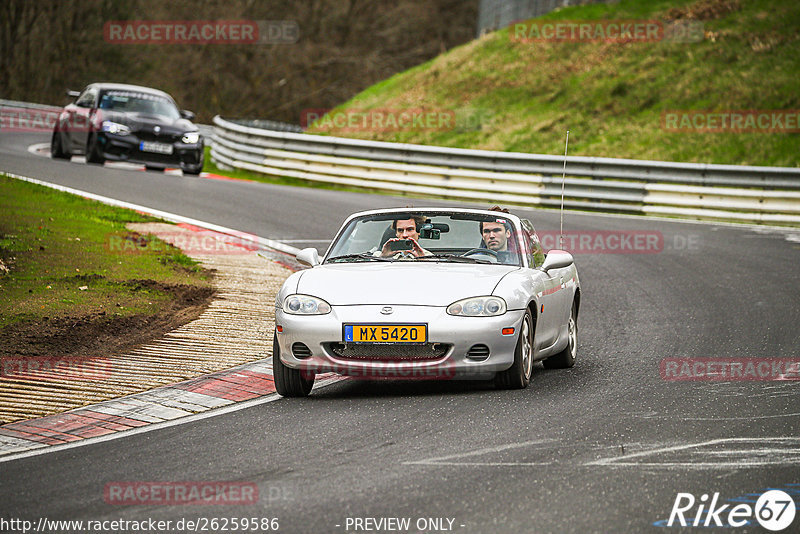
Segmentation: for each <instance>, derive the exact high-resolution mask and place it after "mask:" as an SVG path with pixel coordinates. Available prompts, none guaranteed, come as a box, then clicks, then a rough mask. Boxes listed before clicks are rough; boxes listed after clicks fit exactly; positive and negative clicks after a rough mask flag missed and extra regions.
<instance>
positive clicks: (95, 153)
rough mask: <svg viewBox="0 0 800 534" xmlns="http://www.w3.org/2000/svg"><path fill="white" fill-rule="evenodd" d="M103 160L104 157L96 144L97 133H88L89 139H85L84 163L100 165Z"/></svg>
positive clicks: (104, 159)
mask: <svg viewBox="0 0 800 534" xmlns="http://www.w3.org/2000/svg"><path fill="white" fill-rule="evenodd" d="M105 161H106V158H104V157H103V155H102V154H101V153H100V150H99V147H98V146H97V134H89V139H88V141H86V163H97V164H98V165H102V164H103V163H105Z"/></svg>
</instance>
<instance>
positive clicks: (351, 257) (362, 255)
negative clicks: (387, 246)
mask: <svg viewBox="0 0 800 534" xmlns="http://www.w3.org/2000/svg"><path fill="white" fill-rule="evenodd" d="M338 260H356V261H358V260H365V261H393V260H392V259H391V258H382V257H380V256H373V255H372V254H370V253H369V252H362V253H360V254H345V255H344V256H334V257H333V258H328V261H330V262H333V261H338Z"/></svg>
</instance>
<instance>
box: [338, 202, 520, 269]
mask: <svg viewBox="0 0 800 534" xmlns="http://www.w3.org/2000/svg"><path fill="white" fill-rule="evenodd" d="M412 218H415V220H416V221H417V222H416V231H415V232H414V233H413V235H412V236H411V237H414V236H417V237H416V240H417V242H418V243H419V246H420V247H422V249H424V251H425V254H424V255H422V256H419V257H415V256H414V255H412V254H411V253H410V252H409V251H397V252H395V253H392V254H390V255H389V256H385V255H384V257H381V250H382V249H383V248H384V245H385V244H386V242H387V241H389V240H390V239H393V238H402V237H403V235H401V232H400V231H398V229H397V226H395V224H397V223H395V221H403V220H408V219H412ZM399 226H403V225H402V224H400V225H399ZM407 235H408V234H406V236H407ZM487 243H488V245H487ZM517 243H518V240H517V232H516V230H515V229H514V226H513V224H512V223H511V221H510V220H509V219H506V218H504V216H503V214H502V213H498V214H497V216H487V215H480V214H465V213H445V214H441V213H440V214H435V215H425V214H420V213H416V212H415V213H409V214H404V213H400V214H391V215H389V214H381V215H371V216H367V217H362V218H358V219H353V220H352V221H350V222H349V223H348V224H347V227H346V228H345V229H344V231H343V232H342V233H341V234H340V235H339V237H338V239H337V240H336V241H335V242H334V243H333V245H332V246H331V249H330V252H329V253H328V255H327V256H326V259H325V263H341V262H359V261H441V262H458V263H465V262H470V263H473V262H474V263H496V264H505V265H521V263H520V255H519V254H518V246H517Z"/></svg>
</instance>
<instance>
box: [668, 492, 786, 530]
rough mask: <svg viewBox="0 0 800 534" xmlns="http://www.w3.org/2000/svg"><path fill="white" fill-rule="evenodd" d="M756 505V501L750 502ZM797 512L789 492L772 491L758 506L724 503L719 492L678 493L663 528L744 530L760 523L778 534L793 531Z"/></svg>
mask: <svg viewBox="0 0 800 534" xmlns="http://www.w3.org/2000/svg"><path fill="white" fill-rule="evenodd" d="M750 502H752V500H751V501H750ZM796 512H797V509H796V506H795V502H794V500H793V499H792V497H791V496H790V495H789V494H788V493H786V492H785V491H781V490H777V489H770V490H768V491H765V492H764V493H762V494H761V495H760V496H759V497H758V499H757V500H756V501H755V504H752V505H751V504H748V503H739V504H731V503H728V504H721V503H720V499H719V493H714V495H713V496H711V498H709V495H708V494H703V495H701V496H700V498H699V499H696V498H695V496H694V495H692V494H691V493H678V495H677V497H675V502H674V503H673V505H672V511H671V512H670V514H669V519H668V520H667V521H666V523H663V522H661V521H659V522H658V523H656V524H657V525H659V526H667V527H673V526H680V527H728V528H730V527H743V526H746V525H754V524H756V523H758V524H759V525H761V526H762V527H763V528H765V529H767V530H771V531H773V532H778V531H781V530H784V529H786V528H789V526H790V525H791V524H792V522H793V521H794V516H795V514H796Z"/></svg>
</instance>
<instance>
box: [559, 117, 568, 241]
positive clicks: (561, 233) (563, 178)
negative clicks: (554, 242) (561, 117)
mask: <svg viewBox="0 0 800 534" xmlns="http://www.w3.org/2000/svg"><path fill="white" fill-rule="evenodd" d="M568 148H569V130H567V141H566V144H565V145H564V170H563V171H562V172H561V229H560V230H559V232H558V248H560V249H561V250H564V182H566V181H567V149H568Z"/></svg>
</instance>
